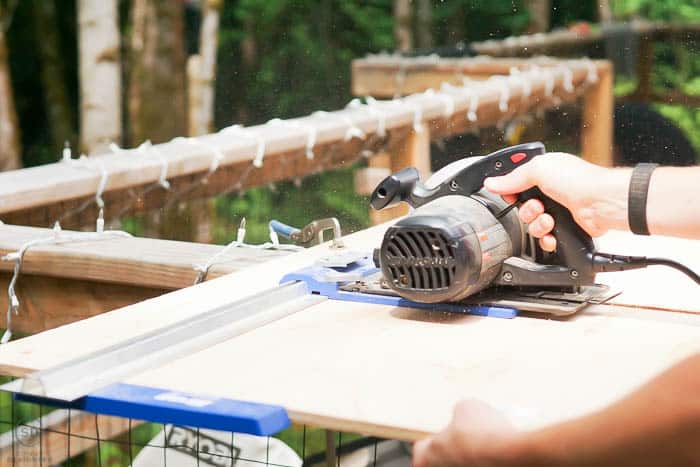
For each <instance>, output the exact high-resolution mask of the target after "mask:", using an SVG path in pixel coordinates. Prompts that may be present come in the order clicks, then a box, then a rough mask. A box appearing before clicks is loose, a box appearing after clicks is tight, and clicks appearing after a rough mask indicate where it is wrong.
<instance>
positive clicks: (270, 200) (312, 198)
mask: <svg viewBox="0 0 700 467" xmlns="http://www.w3.org/2000/svg"><path fill="white" fill-rule="evenodd" d="M368 206H369V203H368V200H367V198H365V197H362V196H358V195H356V194H355V193H354V189H353V178H352V171H351V170H350V169H343V170H338V171H333V172H326V173H324V174H323V175H313V176H311V177H308V178H306V179H305V180H303V181H302V182H301V185H299V186H298V187H296V186H295V185H294V183H293V182H285V183H280V184H277V185H276V186H275V187H274V189H271V188H269V187H259V188H254V189H251V190H248V191H246V192H245V193H243V194H241V195H231V196H220V197H218V198H217V199H216V211H217V215H216V219H215V225H214V241H215V242H216V243H228V242H230V241H231V240H233V239H234V238H235V236H236V229H237V228H238V224H239V223H240V220H241V219H242V218H243V217H245V218H246V224H247V225H246V242H249V243H263V242H266V241H268V240H269V238H270V237H269V233H268V227H267V224H268V222H269V221H270V220H272V219H273V218H275V219H277V220H279V221H281V222H284V223H287V224H290V225H294V226H295V227H303V226H304V225H306V224H307V223H309V222H311V221H312V220H314V219H319V218H323V217H331V216H334V217H337V218H338V220H339V221H340V225H341V226H342V228H343V232H344V233H349V232H353V231H356V230H359V229H361V228H364V227H366V226H368V225H369V214H368Z"/></svg>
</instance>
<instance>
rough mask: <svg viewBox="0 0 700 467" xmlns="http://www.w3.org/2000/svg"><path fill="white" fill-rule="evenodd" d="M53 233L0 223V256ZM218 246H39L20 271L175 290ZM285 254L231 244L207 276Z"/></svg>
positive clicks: (6, 264)
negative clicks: (237, 246)
mask: <svg viewBox="0 0 700 467" xmlns="http://www.w3.org/2000/svg"><path fill="white" fill-rule="evenodd" d="M52 236H53V232H52V231H51V230H50V229H41V228H36V227H23V226H15V225H0V256H3V255H5V254H7V253H10V252H13V251H17V250H18V249H19V248H20V247H21V246H22V245H23V244H24V243H25V242H27V241H29V240H32V239H36V238H47V237H49V238H50V237H52ZM223 248H224V247H223V246H222V245H208V244H203V243H190V242H178V241H171V240H157V239H151V238H138V237H133V238H118V239H106V240H93V241H82V242H71V243H65V244H60V245H40V246H36V247H32V248H30V249H29V250H28V251H27V253H26V254H25V256H24V261H23V264H22V273H23V274H30V275H40V276H49V277H57V278H70V279H76V280H82V281H93V282H110V283H117V284H127V285H132V286H137V287H145V288H149V287H152V288H158V289H177V288H182V287H187V286H189V285H192V283H193V282H194V280H195V278H196V277H197V271H196V270H195V269H194V266H195V265H200V264H204V263H205V262H206V261H207V260H209V258H211V257H213V256H214V255H216V254H217V253H218V252H220V251H221V250H222V249H223ZM288 254H289V253H288V252H284V251H276V250H257V249H246V248H234V249H232V250H230V251H229V252H228V253H227V254H225V255H224V256H222V257H221V258H220V261H217V263H216V264H214V265H213V266H212V267H211V269H210V270H209V274H208V275H207V277H208V278H209V279H212V278H215V277H219V276H221V275H224V274H228V273H230V272H233V271H237V270H241V269H245V268H248V267H250V266H252V265H255V264H258V263H261V262H264V261H268V260H272V259H278V258H282V257H284V256H287V255H288ZM13 267H14V262H12V261H0V271H8V272H9V271H12V268H13Z"/></svg>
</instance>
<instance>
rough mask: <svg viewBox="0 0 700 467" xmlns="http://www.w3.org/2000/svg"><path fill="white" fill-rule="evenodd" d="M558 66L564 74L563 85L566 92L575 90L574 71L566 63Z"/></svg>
mask: <svg viewBox="0 0 700 467" xmlns="http://www.w3.org/2000/svg"><path fill="white" fill-rule="evenodd" d="M557 68H559V69H560V70H561V72H562V75H563V79H562V85H563V87H564V90H565V91H566V92H574V72H573V71H572V70H571V68H570V67H568V66H566V65H559V66H558V67H557Z"/></svg>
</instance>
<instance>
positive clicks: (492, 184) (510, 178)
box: [484, 163, 535, 195]
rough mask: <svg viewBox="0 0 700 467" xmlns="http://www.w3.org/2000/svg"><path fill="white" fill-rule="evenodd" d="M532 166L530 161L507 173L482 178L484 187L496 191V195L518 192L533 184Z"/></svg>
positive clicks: (492, 191)
mask: <svg viewBox="0 0 700 467" xmlns="http://www.w3.org/2000/svg"><path fill="white" fill-rule="evenodd" d="M534 167H535V166H534V165H533V164H532V163H530V164H525V165H523V166H521V167H518V168H517V169H515V170H514V171H512V172H511V173H509V174H507V175H503V176H501V177H489V178H487V179H486V180H484V187H485V188H486V189H487V190H489V191H490V192H491V193H496V194H498V195H510V194H513V193H520V192H522V191H525V190H527V189H528V188H532V187H533V186H535V184H534V183H533V182H532V175H533V174H532V171H533V170H534Z"/></svg>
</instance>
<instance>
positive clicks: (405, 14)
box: [394, 0, 413, 52]
mask: <svg viewBox="0 0 700 467" xmlns="http://www.w3.org/2000/svg"><path fill="white" fill-rule="evenodd" d="M411 19H412V15H411V2H410V0H394V41H395V42H396V45H395V48H396V50H397V51H399V52H406V51H407V50H411V49H412V48H413V34H412V31H411V30H412V28H413V21H412V20H411Z"/></svg>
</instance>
